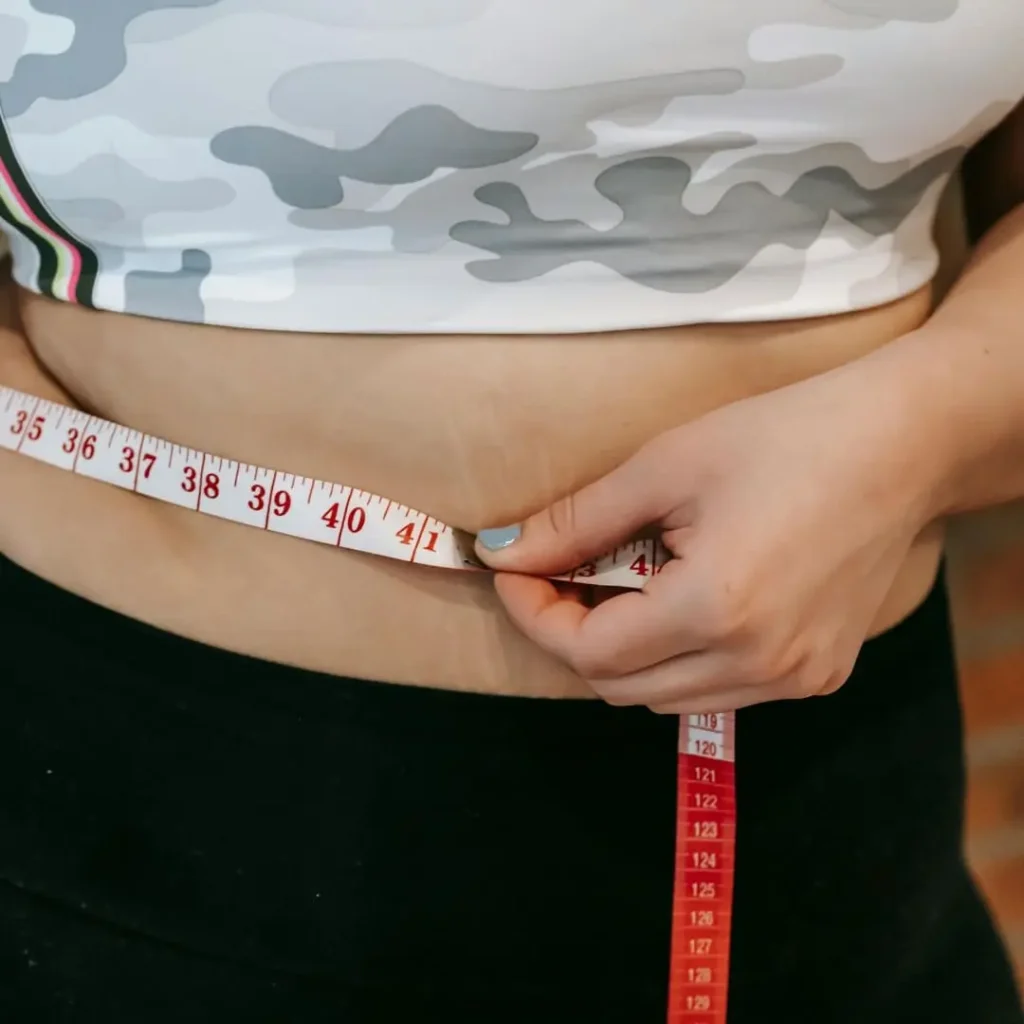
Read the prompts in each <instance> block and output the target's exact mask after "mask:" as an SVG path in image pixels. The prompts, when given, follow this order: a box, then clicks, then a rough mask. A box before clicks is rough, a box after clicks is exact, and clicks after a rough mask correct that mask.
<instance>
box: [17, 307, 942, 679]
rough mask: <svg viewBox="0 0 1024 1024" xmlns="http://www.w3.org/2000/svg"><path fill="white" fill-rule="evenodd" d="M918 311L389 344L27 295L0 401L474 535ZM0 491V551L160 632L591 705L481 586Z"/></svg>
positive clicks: (189, 520)
mask: <svg viewBox="0 0 1024 1024" xmlns="http://www.w3.org/2000/svg"><path fill="white" fill-rule="evenodd" d="M929 301H930V300H929V296H928V294H927V293H925V292H921V293H918V294H916V295H914V296H911V297H909V298H908V299H905V300H903V301H901V302H899V303H896V304H893V305H891V306H886V307H882V308H878V309H875V310H871V311H867V312H862V313H858V314H852V315H847V316H843V317H832V318H827V319H823V320H812V321H801V322H792V323H775V324H757V325H730V326H719V327H714V328H703V327H698V328H694V327H688V328H684V329H665V330H650V331H643V332H618V333H611V334H605V335H595V334H588V335H574V336H560V337H533V336H520V337H500V336H486V337H465V336H462V337H436V336H418V337H392V336H376V335H375V336H356V335H344V336H334V335H297V334H283V333H273V332H257V331H235V330H226V329H220V328H210V327H195V326H191V325H181V324H171V323H164V322H156V321H150V320H145V319H141V318H133V317H126V316H120V315H114V314H105V313H95V312H91V311H87V310H83V309H80V308H77V307H73V306H67V305H60V304H56V303H52V302H50V301H48V300H45V299H40V298H38V297H36V296H28V295H23V296H22V303H21V325H20V327H19V333H20V336H21V337H22V338H23V339H24V340H23V341H22V342H21V343H20V347H19V342H18V340H17V335H15V334H9V335H6V336H5V337H7V339H8V340H7V341H6V343H5V349H4V355H3V356H2V357H0V383H2V384H8V385H10V386H13V387H19V388H21V389H22V390H26V391H32V392H34V393H42V392H44V391H46V393H47V394H49V395H53V396H54V397H58V398H63V399H64V400H67V396H66V395H62V394H61V392H62V391H64V392H66V393H67V394H68V395H70V396H71V398H72V400H73V401H74V402H76V403H78V404H80V405H82V406H84V407H85V408H87V409H89V410H90V411H93V412H95V413H96V414H97V415H100V416H102V417H104V418H107V419H111V420H115V421H117V422H120V423H123V424H127V425H129V426H132V427H135V428H137V429H140V430H143V431H145V432H146V433H149V434H153V435H156V436H158V437H163V438H167V439H170V440H172V441H175V442H177V443H180V444H184V445H188V446H190V447H194V448H199V449H202V450H204V451H208V452H212V453H214V454H217V455H222V456H226V457H229V458H233V459H238V460H240V461H243V462H248V463H254V464H257V465H262V466H269V467H272V468H275V469H280V470H283V471H286V472H293V473H297V474H301V475H304V476H312V477H316V478H319V479H324V480H331V481H335V482H339V483H345V484H351V485H353V486H356V487H359V488H362V489H365V490H368V491H372V492H374V493H377V494H381V495H384V496H386V497H388V498H391V499H394V500H395V501H396V502H400V503H402V504H405V505H409V506H412V507H414V508H417V509H420V510H421V511H424V512H427V513H429V514H430V515H432V516H435V517H436V518H438V519H440V520H443V521H445V522H447V523H449V524H451V525H453V526H456V527H461V528H463V529H466V530H476V529H479V528H480V527H483V526H493V525H501V524H505V523H508V522H513V521H516V520H518V519H520V518H521V517H523V516H524V515H527V514H528V513H530V512H533V511H535V510H537V509H539V508H542V507H543V506H544V505H545V504H547V503H548V502H550V501H551V500H553V499H555V498H557V497H559V496H560V495H562V494H565V493H566V492H567V491H570V490H572V489H574V488H576V487H579V486H581V485H582V484H584V483H586V482H588V481H590V480H592V479H594V478H595V477H597V476H599V475H600V474H602V473H604V472H605V471H607V470H608V469H610V468H611V467H612V466H614V465H615V464H617V463H618V462H620V461H621V460H622V459H624V458H626V457H627V456H628V455H629V454H630V453H631V452H633V451H634V450H635V449H636V448H637V447H639V446H640V445H641V444H642V443H643V442H644V441H646V440H647V439H649V438H650V437H652V436H653V435H655V434H657V433H658V432H660V431H662V430H665V429H667V428H669V427H672V426H676V425H678V424H679V423H682V422H685V421H686V420H688V419H693V418H695V417H697V416H699V415H701V414H702V413H704V412H706V411H708V410H710V409H712V408H715V407H717V406H720V405H723V404H726V403H728V402H733V401H736V400H738V399H741V398H743V397H745V396H747V395H751V394H754V393H758V392H762V391H766V390H769V389H772V388H775V387H779V386H781V385H783V384H786V383H789V382H792V381H795V380H799V379H803V378H806V377H810V376H813V375H814V374H817V373H821V372H823V371H825V370H827V369H830V368H832V367H834V366H836V365H838V364H840V363H843V362H847V361H849V360H851V359H854V358H857V357H858V356H860V355H862V354H864V353H866V352H867V351H870V350H871V349H873V348H876V347H878V346H880V345H882V344H884V343H886V342H887V341H889V340H891V339H892V338H894V337H896V336H898V335H899V334H901V333H903V332H904V331H906V330H909V329H911V328H913V327H914V326H916V325H917V324H918V323H920V321H921V320H922V319H923V318H924V317H925V316H926V315H927V312H928V309H929ZM47 375H48V376H49V380H48V379H47ZM0 487H2V490H3V493H4V495H5V501H4V503H3V505H2V508H0V547H2V550H3V551H4V552H5V553H6V554H8V555H9V556H10V557H12V558H14V559H15V560H16V561H19V562H21V563H22V564H24V565H25V566H26V567H28V568H29V569H32V570H33V571H35V572H38V573H39V574H40V575H42V576H44V577H46V578H48V579H51V580H52V581H54V582H56V583H58V584H60V585H62V586H65V587H67V588H68V589H71V590H74V591H76V592H78V593H81V594H84V595H85V596H87V597H90V598H92V599H93V600H96V601H98V602H100V603H102V604H105V605H107V606H109V607H113V608H115V609H117V610H119V611H122V612H124V613H126V614H129V615H131V616H134V617H136V618H139V619H142V620H144V621H147V622H150V623H152V624H154V625H156V626H159V627H161V628H165V629H170V630H172V631H174V632H177V633H180V634H182V635H185V636H189V637H192V638H194V639H198V640H202V641H205V642H208V643H211V644H215V645H217V646H221V647H226V648H229V649H232V650H237V651H241V652H243V653H247V654H252V655H255V656H259V657H264V658H269V659H272V660H276V661H282V662H286V663H290V664H295V665H300V666H302V667H306V668H312V669H318V670H322V671H326V672H330V673H334V674H338V675H355V676H363V677H369V678H374V679H380V680H384V681H392V682H398V683H409V684H416V685H424V686H435V687H443V688H451V689H475V690H481V691H486V692H502V693H524V694H536V695H549V696H585V695H586V694H587V693H588V691H587V688H586V686H585V685H584V684H583V682H582V681H581V680H579V679H578V678H576V677H575V676H574V675H572V673H570V672H569V670H568V669H565V668H563V667H561V666H559V665H557V664H555V663H554V662H553V661H551V660H550V659H548V658H547V657H546V656H545V655H542V654H541V653H540V652H539V651H537V650H536V649H535V648H534V647H533V646H532V645H530V644H529V643H528V642H527V641H526V640H525V639H523V638H522V637H521V636H520V635H519V634H518V633H517V632H515V631H514V630H513V629H512V627H510V626H509V625H508V624H507V622H506V621H505V618H504V616H503V614H502V611H501V609H500V606H499V605H498V604H497V601H496V600H495V598H494V596H493V593H492V589H491V585H490V580H489V579H488V578H487V577H486V576H484V575H479V576H478V575H468V574H461V573H449V572H444V571H438V570H429V569H424V568H421V567H416V566H406V565H402V564H397V563H394V562H390V561H387V560H383V559H378V558H373V557H371V556H364V555H359V554H355V553H350V552H344V551H336V550H332V549H326V548H321V547H320V546H319V545H314V544H309V543H307V542H303V541H300V540H295V539H292V538H287V537H282V536H278V535H270V534H265V533H261V532H257V531H252V530H247V529H245V528H244V527H240V526H236V525H233V524H230V523H225V522H222V521H219V520H214V519H210V518H208V517H205V516H199V515H196V514H195V513H191V512H187V511H184V510H181V509H177V508H172V507H168V506H163V505H157V504H155V503H153V502H151V501H149V500H147V499H145V498H140V497H138V496H136V495H133V494H130V493H126V492H121V491H118V490H115V489H113V488H110V487H107V486H105V485H103V484H97V483H95V482H93V481H89V480H85V479H82V478H79V477H73V476H71V475H70V474H67V473H62V472H60V471H58V470H53V469H51V468H50V467H47V466H42V465H39V464H38V463H35V462H32V461H30V460H26V459H21V458H19V457H18V456H15V455H11V454H10V453H3V452H0ZM72 509H74V510H75V514H74V515H72V514H71V510H72ZM940 547H941V533H940V531H939V529H938V528H934V529H932V530H929V531H928V532H927V533H926V534H925V535H923V536H922V537H921V538H920V539H919V541H918V543H917V545H916V546H915V548H914V549H913V551H912V552H911V554H910V556H909V558H908V561H907V564H906V566H905V567H904V570H903V572H902V573H901V575H900V577H899V579H898V580H897V582H896V584H895V586H894V588H893V591H892V592H891V593H890V595H889V599H888V600H887V601H886V603H885V606H884V607H883V608H882V610H881V613H880V615H879V618H878V620H877V622H876V624H875V632H878V631H881V630H882V629H885V628H887V627H888V626H890V625H892V624H893V623H895V622H896V621H898V620H899V619H900V618H902V617H903V616H905V615H906V614H907V613H908V612H909V611H910V610H911V609H912V608H913V607H914V606H915V605H916V604H917V603H918V602H919V601H920V599H921V598H922V597H923V595H924V593H925V592H926V591H927V589H928V587H929V586H930V584H931V582H932V579H933V578H934V574H935V570H936V566H937V562H938V558H939V554H940ZM808 557H814V552H808Z"/></svg>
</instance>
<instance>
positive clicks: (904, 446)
mask: <svg viewBox="0 0 1024 1024" xmlns="http://www.w3.org/2000/svg"><path fill="white" fill-rule="evenodd" d="M987 355H988V352H987V348H986V346H985V344H984V339H983V338H982V337H981V336H980V334H979V333H976V332H971V331H966V330H962V329H959V328H957V329H952V328H950V327H948V326H942V327H937V326H934V325H932V324H925V325H924V326H922V327H920V328H918V329H917V330H915V331H912V332H910V333H909V334H906V335H904V336H902V337H901V338H898V339H896V340H895V341H893V342H891V343H890V344H889V345H887V346H885V347H884V348H882V349H879V350H878V351H876V352H874V353H872V354H871V355H870V356H867V357H866V358H865V360H864V363H865V370H866V372H867V373H868V375H869V376H870V378H871V385H870V386H871V387H872V389H873V395H875V396H877V400H884V401H886V402H888V403H890V404H891V405H892V408H893V412H894V419H893V423H894V424H895V427H894V433H895V434H896V435H897V436H896V438H895V441H894V443H896V444H897V445H898V446H899V447H900V450H901V454H902V456H903V459H904V464H905V466H906V469H907V472H908V475H909V479H908V485H909V486H910V488H911V490H912V494H913V497H914V499H915V500H916V501H917V502H919V503H920V507H921V508H922V510H923V511H922V514H923V515H924V521H925V522H930V521H933V520H935V519H941V518H945V517H947V516H950V515H953V514H956V513H959V512H962V511H965V510H967V509H970V508H974V507H977V506H978V505H983V504H988V503H990V502H991V500H992V499H991V497H990V496H988V495H986V494H985V493H984V492H985V491H986V484H985V483H984V482H983V481H982V480H980V479H979V477H980V476H981V475H982V474H984V473H985V472H986V466H987V461H988V458H989V456H990V454H991V453H992V452H993V451H994V450H995V449H997V448H999V446H1000V444H1001V439H1002V437H1003V435H1004V434H1005V433H1006V423H1005V420H1006V416H1005V413H1004V412H1003V408H1004V406H1003V405H1002V403H1001V402H1000V401H999V395H998V393H997V392H998V390H999V389H998V388H997V389H994V388H993V382H992V381H991V380H990V379H989V378H990V376H991V375H992V373H993V367H992V366H991V365H986V364H991V360H988V359H987Z"/></svg>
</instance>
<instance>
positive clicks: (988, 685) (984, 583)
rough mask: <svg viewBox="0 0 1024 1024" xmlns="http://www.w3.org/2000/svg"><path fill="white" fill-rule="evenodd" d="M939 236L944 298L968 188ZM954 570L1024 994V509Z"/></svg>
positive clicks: (979, 798) (994, 856)
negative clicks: (964, 197)
mask: <svg viewBox="0 0 1024 1024" xmlns="http://www.w3.org/2000/svg"><path fill="white" fill-rule="evenodd" d="M936 233H937V238H938V242H939V247H940V249H941V251H942V254H943V267H942V270H941V272H940V275H939V279H938V292H939V294H940V295H941V294H942V293H943V292H944V291H945V290H946V288H947V287H948V286H949V284H950V282H951V281H952V280H953V278H954V277H955V276H956V275H957V273H958V272H959V270H960V268H961V267H962V266H963V262H964V260H965V259H966V256H967V249H968V247H967V243H966V230H965V228H964V218H963V204H962V194H961V187H960V182H959V181H958V180H954V181H953V182H952V183H951V184H950V187H949V189H947V192H946V195H945V197H944V199H943V203H942V206H941V209H940V213H939V218H938V224H937V232H936ZM947 569H948V576H949V586H950V600H951V602H952V605H953V626H954V634H955V638H956V646H957V658H958V661H959V663H960V689H961V694H962V700H963V707H964V717H965V719H966V731H967V779H968V797H967V829H966V836H965V841H966V844H967V856H968V860H969V861H970V863H971V866H972V868H973V869H974V873H975V875H976V876H977V878H978V881H979V883H980V884H981V888H982V891H983V892H984V894H985V896H986V898H987V899H988V901H989V904H990V905H991V907H992V910H993V911H994V913H995V915H996V918H997V920H998V921H999V924H1000V926H1001V928H1002V931H1003V934H1004V935H1005V936H1006V941H1007V944H1008V946H1009V947H1010V951H1011V954H1012V956H1013V958H1014V960H1015V962H1016V966H1017V979H1018V982H1019V983H1020V984H1021V986H1022V988H1024V502H1019V503H1017V504H1014V505H1004V506H1001V507H999V508H993V509H988V510H986V511H984V512H979V513H973V514H971V515H968V516H963V517H961V518H959V519H956V520H954V521H953V522H952V523H951V524H950V532H949V544H948V547H947Z"/></svg>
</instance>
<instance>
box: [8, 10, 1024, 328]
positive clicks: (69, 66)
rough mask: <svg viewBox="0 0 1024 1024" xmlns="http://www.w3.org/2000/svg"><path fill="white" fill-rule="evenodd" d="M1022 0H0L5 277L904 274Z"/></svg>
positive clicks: (501, 281) (334, 305)
mask: <svg viewBox="0 0 1024 1024" xmlns="http://www.w3.org/2000/svg"><path fill="white" fill-rule="evenodd" d="M1022 42H1024V2H1022V0H96V2H93V3H87V2H83V0H0V111H2V119H0V218H2V222H0V223H2V227H3V229H4V231H5V233H6V234H7V235H8V241H9V244H10V247H11V249H12V251H13V256H14V273H15V277H16V279H17V281H18V282H19V283H20V284H21V285H23V286H24V287H26V288H30V289H34V290H36V291H38V292H42V293H44V294H47V295H50V296H53V297H55V298H58V299H62V300H65V301H68V302H75V303H80V304H82V305H85V306H94V307H98V308H102V309H108V310H116V311H123V312H128V313H134V314H141V315H145V316H149V317H158V318H163V319H169V320H178V321H190V322H197V323H211V324H226V325H232V326H238V327H253V328H274V329H282V330H294V331H343V332H347V331H359V332H376V331H381V332H393V333H407V332H411V333H422V332H436V331H444V332H488V333H494V332H503V333H504V332H510V333H514V332H573V331H593V330H611V329H617V328H632V327H645V326H657V325H668V324H686V323H696V322H713V321H727V320H750V321H757V320H770V319H777V318H791V317H804V316H811V315H820V314H831V313H839V312H842V311H845V310H852V309H858V308H863V307H867V306H871V305H876V304H879V303H883V302H887V301H890V300H892V299H895V298H897V297H899V296H901V295H904V294H907V293H908V292H910V291H912V290H913V289H915V288H917V287H919V286H921V285H922V284H924V283H926V282H927V281H928V280H929V279H930V278H931V276H932V275H933V274H934V272H935V269H936V263H937V254H936V250H935V246H934V244H933V241H932V238H931V232H932V222H933V219H934V212H935V208H936V203H937V200H938V198H939V195H940V192H941V191H942V188H943V185H944V184H945V182H946V181H947V180H948V178H949V176H950V175H951V173H952V172H953V171H954V170H955V168H956V165H957V163H958V161H959V159H960V157H961V156H962V155H963V153H964V151H965V149H966V148H967V147H969V146H970V145H971V144H973V143H974V142H975V141H976V140H977V139H978V138H979V137H980V136H981V135H982V134H983V133H984V132H985V131H986V130H987V129H989V128H991V127H992V126H994V125H995V124H996V123H998V121H999V120H1000V119H1001V118H1002V116H1003V115H1004V114H1005V113H1007V112H1008V111H1009V110H1010V108H1011V107H1012V106H1013V105H1014V104H1015V103H1016V102H1017V101H1018V100H1019V99H1020V98H1021V97H1022V95H1024V58H1022Z"/></svg>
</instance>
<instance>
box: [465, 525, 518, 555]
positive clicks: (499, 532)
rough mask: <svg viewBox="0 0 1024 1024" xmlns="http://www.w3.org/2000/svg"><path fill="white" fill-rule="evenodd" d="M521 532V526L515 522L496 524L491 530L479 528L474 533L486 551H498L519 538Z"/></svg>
mask: <svg viewBox="0 0 1024 1024" xmlns="http://www.w3.org/2000/svg"><path fill="white" fill-rule="evenodd" d="M522 532H523V528H522V527H521V526H520V525H519V524H518V523H515V524H513V525H512V526H497V527H495V528H494V529H493V530H481V531H480V532H479V533H478V534H477V535H476V539H477V540H478V541H480V543H481V544H482V545H483V546H484V547H485V548H487V550H488V551H500V550H501V549H502V548H507V547H508V546H509V545H510V544H514V543H515V542H516V541H517V540H519V536H520V534H521V533H522Z"/></svg>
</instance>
